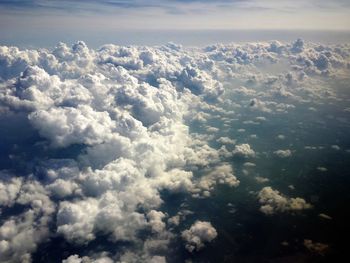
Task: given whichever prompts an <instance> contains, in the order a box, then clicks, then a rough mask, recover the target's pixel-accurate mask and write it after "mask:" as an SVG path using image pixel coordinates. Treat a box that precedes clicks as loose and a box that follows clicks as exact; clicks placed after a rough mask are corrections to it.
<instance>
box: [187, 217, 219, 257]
mask: <svg viewBox="0 0 350 263" xmlns="http://www.w3.org/2000/svg"><path fill="white" fill-rule="evenodd" d="M217 235H218V234H217V232H216V230H215V228H214V227H213V226H212V225H211V224H210V222H206V221H196V222H195V223H194V224H193V225H192V226H191V227H190V228H189V229H187V230H185V231H183V232H182V234H181V236H182V238H183V239H184V240H185V242H186V249H187V250H188V251H189V252H193V251H198V250H201V249H202V248H204V246H205V243H209V242H211V241H212V240H214V239H215V238H216V237H217Z"/></svg>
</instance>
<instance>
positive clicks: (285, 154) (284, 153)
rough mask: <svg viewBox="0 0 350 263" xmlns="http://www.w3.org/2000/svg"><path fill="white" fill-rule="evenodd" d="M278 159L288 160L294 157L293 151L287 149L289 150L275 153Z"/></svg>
mask: <svg viewBox="0 0 350 263" xmlns="http://www.w3.org/2000/svg"><path fill="white" fill-rule="evenodd" d="M273 153H274V154H275V155H276V156H277V157H279V158H287V157H290V156H292V151H291V150H289V149H287V150H277V151H274V152H273Z"/></svg>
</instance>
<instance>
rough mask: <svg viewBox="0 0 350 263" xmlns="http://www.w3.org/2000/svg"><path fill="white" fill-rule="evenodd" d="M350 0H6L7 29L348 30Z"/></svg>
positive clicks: (0, 5)
mask: <svg viewBox="0 0 350 263" xmlns="http://www.w3.org/2000/svg"><path fill="white" fill-rule="evenodd" d="M349 10H350V3H349V1H347V0H335V1H326V0H308V1H305V0H219V1H212V0H129V1H127V0H86V1H83V0H63V1H58V0H0V24H1V31H7V30H13V31H14V32H16V31H18V32H23V31H27V32H28V31H35V30H67V31H70V32H74V31H75V30H84V31H86V30H96V31H97V30H121V29H124V30H127V29H139V30H143V29H178V30H187V29H312V30H325V29H326V30H347V29H348V28H349V25H350V18H349V15H348V14H349Z"/></svg>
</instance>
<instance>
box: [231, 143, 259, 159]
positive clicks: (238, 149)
mask: <svg viewBox="0 0 350 263" xmlns="http://www.w3.org/2000/svg"><path fill="white" fill-rule="evenodd" d="M232 153H233V155H234V156H238V157H244V158H250V157H254V156H255V151H254V150H253V149H252V148H251V147H250V145H249V144H247V143H243V144H239V145H236V146H235V148H234V150H233V152H232Z"/></svg>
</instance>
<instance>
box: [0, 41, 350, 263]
mask: <svg viewBox="0 0 350 263" xmlns="http://www.w3.org/2000/svg"><path fill="white" fill-rule="evenodd" d="M297 42H298V41H297ZM299 42H300V41H299ZM296 46H298V47H299V50H298V51H297V52H296V50H295V48H296ZM322 56H325V57H327V60H328V62H327V63H326V64H327V67H324V66H322V63H323V62H324V61H323V62H322V59H321V61H318V62H317V58H320V57H322ZM349 57H350V49H349V47H348V46H346V45H345V46H341V47H335V46H320V45H314V44H312V43H308V42H305V41H303V45H302V48H301V44H300V43H299V44H295V43H274V44H271V43H249V44H239V45H236V44H227V45H224V44H218V45H214V46H210V47H207V48H191V49H187V48H184V47H182V46H180V45H176V44H174V43H170V44H168V45H165V46H159V47H145V46H129V47H125V46H117V45H105V46H102V47H101V48H100V49H98V50H93V49H89V48H88V47H87V45H86V44H85V43H84V42H81V41H79V42H77V43H75V44H74V45H72V46H71V47H69V46H67V45H66V44H64V43H59V44H58V45H57V46H56V47H55V48H54V49H52V50H46V49H40V50H20V49H18V48H16V47H1V48H0V77H1V81H0V120H1V123H2V127H1V129H0V135H1V136H2V138H3V140H2V141H3V142H4V143H3V144H1V147H3V150H2V152H1V154H2V155H1V157H2V160H4V161H2V162H1V165H2V166H1V169H2V171H1V178H2V179H1V180H0V209H1V212H2V214H1V216H2V221H1V225H0V251H1V253H0V260H1V261H4V262H6V261H21V260H22V261H25V260H27V261H29V260H30V258H31V254H32V253H34V252H35V251H37V248H38V246H39V245H40V244H42V243H44V242H50V241H48V240H49V239H50V238H51V237H57V236H59V237H60V238H62V239H64V240H65V242H68V243H71V244H72V245H73V246H76V247H80V246H86V245H87V246H88V245H89V244H91V243H92V242H94V241H96V240H98V239H99V238H100V237H101V236H103V237H105V238H107V239H108V241H109V242H112V243H118V242H123V244H124V242H125V244H128V245H125V248H123V249H122V250H120V251H119V250H118V253H116V252H112V251H106V253H105V254H103V255H102V254H98V253H97V254H96V253H95V252H96V251H95V249H94V248H92V249H91V250H90V251H87V252H86V253H85V252H84V253H83V252H82V254H81V255H67V256H66V258H65V260H66V261H67V262H70V261H71V262H99V261H98V260H100V262H104V261H105V262H108V260H113V261H116V262H123V261H125V262H137V261H139V262H152V261H153V262H164V261H165V257H166V256H167V253H168V251H167V247H168V246H170V244H172V243H171V242H174V241H173V240H178V237H179V236H181V237H182V238H183V239H184V240H185V242H186V247H187V249H188V250H190V251H195V250H199V249H201V248H202V247H203V246H204V245H205V243H206V242H211V241H212V240H213V239H214V238H215V237H216V236H217V233H216V230H215V229H214V228H213V227H212V226H211V224H210V223H209V222H202V221H197V222H196V223H194V224H193V225H192V226H191V227H190V228H189V229H187V230H185V231H183V232H182V233H181V232H179V229H184V228H183V225H187V224H188V221H189V220H196V218H195V217H196V211H192V208H191V207H186V205H188V203H187V202H185V203H184V204H183V206H181V207H179V208H178V209H177V210H176V211H171V212H169V211H167V209H165V208H166V205H167V204H166V200H167V199H166V198H164V196H165V195H169V196H172V195H179V196H184V197H185V200H186V201H187V200H189V198H190V199H192V198H208V199H209V198H212V197H213V196H215V195H214V193H215V191H216V190H217V186H218V185H225V186H228V187H232V188H235V187H239V184H240V178H239V177H238V176H236V174H235V172H234V171H235V169H234V168H235V167H232V164H231V161H232V160H231V159H232V157H233V156H235V157H241V158H243V159H245V158H248V159H249V158H253V157H256V156H257V153H256V152H255V150H254V149H255V147H257V149H258V146H257V145H258V143H259V141H258V140H260V139H261V138H262V137H261V136H260V134H259V137H257V136H255V138H256V140H254V141H252V142H250V141H249V144H248V143H244V140H245V137H246V138H247V139H248V140H249V137H248V136H249V135H244V133H240V134H239V137H237V140H239V141H240V144H236V141H235V140H234V139H233V138H231V137H230V135H229V134H230V132H231V130H232V131H235V132H236V131H237V130H239V129H241V128H242V127H240V126H239V125H240V124H238V123H239V122H238V121H239V120H240V119H241V118H244V117H245V116H244V113H247V114H249V118H248V121H249V120H254V123H257V122H256V121H258V122H264V123H265V120H266V119H269V120H271V121H272V120H273V118H274V117H279V116H280V115H281V114H286V113H288V111H293V110H294V107H296V106H294V104H295V105H299V103H300V104H307V103H309V102H310V101H315V102H319V101H321V100H323V99H325V98H328V97H327V96H332V98H336V96H337V94H336V93H335V92H332V91H331V90H329V89H328V88H327V86H326V85H322V84H324V83H323V82H322V79H323V78H324V77H325V76H330V75H332V76H333V77H334V78H337V77H339V76H341V75H342V74H344V73H346V71H347V70H348V65H349ZM279 65H281V68H282V69H281V70H282V71H283V74H282V73H281V74H280V73H279V72H278V73H276V72H274V70H275V67H277V66H279ZM269 67H272V68H273V70H272V72H269V73H267V71H269V69H270V68H269ZM300 76H303V77H300ZM316 79H317V81H316ZM233 80H234V81H233ZM315 83H316V84H317V85H315ZM301 95H302V96H301ZM252 104H253V105H252ZM307 106H309V105H307ZM270 117H271V118H270ZM254 123H253V124H254ZM246 124H252V122H246ZM260 125H263V123H261V124H260ZM208 127H212V128H210V130H211V131H212V132H215V134H208ZM245 128H246V131H247V134H248V132H249V134H250V133H251V131H250V130H249V129H250V128H251V126H247V127H246V126H245ZM273 136H275V135H273ZM280 138H281V139H282V138H284V137H281V136H280ZM333 148H334V149H335V147H333ZM259 149H260V148H259ZM270 151H271V149H270ZM277 152H278V153H279V154H280V155H281V156H286V155H290V154H291V152H290V150H279V151H277ZM259 153H260V150H259ZM266 153H267V152H265V153H264V152H263V151H262V152H261V155H262V156H263V154H266ZM276 154H277V153H276ZM259 156H260V154H259ZM257 165H258V162H257ZM254 166H255V165H254V164H253V163H250V162H244V168H245V169H246V170H247V171H248V169H249V171H251V170H253V169H255V168H254ZM4 169H7V171H5V170H4ZM255 180H256V181H257V182H260V183H266V182H267V179H266V178H264V177H261V176H258V174H256V176H255ZM258 198H259V202H260V203H261V208H260V210H261V211H262V212H264V213H265V214H274V213H278V212H292V213H293V212H297V211H301V210H304V209H309V208H311V205H310V204H308V203H307V202H306V201H305V200H304V199H302V198H299V197H297V198H289V197H286V196H284V195H282V194H281V193H279V192H278V191H277V190H274V189H272V188H271V187H265V188H263V189H262V190H261V191H260V192H259V193H258ZM16 209H18V211H17V210H16ZM14 211H16V213H14ZM135 248H137V249H135ZM87 250H89V249H87Z"/></svg>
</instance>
